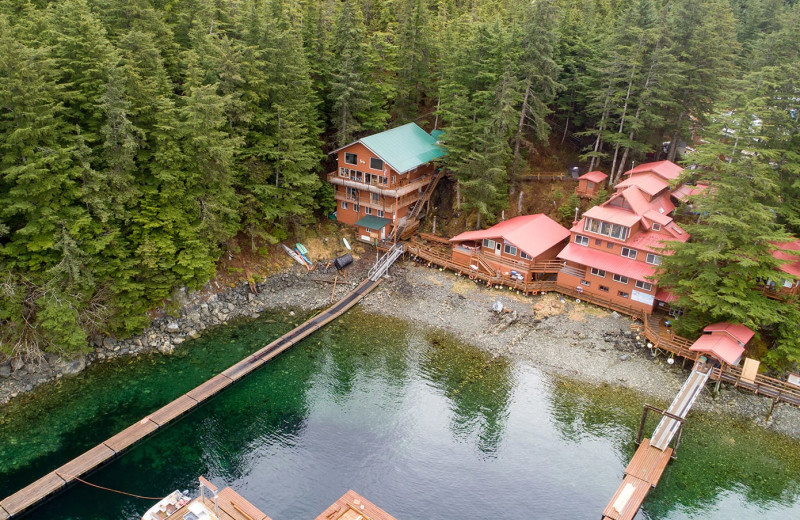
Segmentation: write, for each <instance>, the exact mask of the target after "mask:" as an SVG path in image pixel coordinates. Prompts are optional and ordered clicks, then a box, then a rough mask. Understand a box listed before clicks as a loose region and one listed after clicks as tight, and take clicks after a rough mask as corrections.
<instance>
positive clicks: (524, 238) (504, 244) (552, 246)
mask: <svg viewBox="0 0 800 520" xmlns="http://www.w3.org/2000/svg"><path fill="white" fill-rule="evenodd" d="M568 239H569V230H568V229H567V228H565V227H564V226H562V225H561V224H559V223H558V222H556V221H554V220H553V219H551V218H550V217H548V216H547V215H543V214H537V215H522V216H519V217H514V218H512V219H510V220H506V221H504V222H500V223H499V224H496V225H494V226H492V227H490V228H489V229H483V230H479V231H466V232H464V233H461V234H460V235H458V236H455V237H453V238H451V239H450V242H452V245H453V253H452V255H453V256H452V258H453V261H454V262H458V263H461V264H464V263H467V264H469V265H471V266H472V268H473V269H475V270H476V271H483V272H485V273H487V274H490V275H492V276H496V275H497V273H498V272H499V273H500V274H501V275H503V276H507V277H511V278H513V279H515V280H517V281H519V282H530V281H533V280H535V279H536V277H537V275H538V274H539V273H542V272H543V269H542V265H543V263H544V262H548V261H549V262H551V263H552V262H553V261H554V260H555V259H556V255H557V254H558V252H559V251H560V250H561V249H562V248H563V247H564V245H565V244H566V243H567V241H568ZM537 264H538V267H537ZM551 271H552V268H551Z"/></svg>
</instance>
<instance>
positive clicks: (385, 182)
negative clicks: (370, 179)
mask: <svg viewBox="0 0 800 520" xmlns="http://www.w3.org/2000/svg"><path fill="white" fill-rule="evenodd" d="M378 182H380V183H381V184H383V185H384V186H388V185H389V177H386V176H384V175H380V176H379V177H378Z"/></svg>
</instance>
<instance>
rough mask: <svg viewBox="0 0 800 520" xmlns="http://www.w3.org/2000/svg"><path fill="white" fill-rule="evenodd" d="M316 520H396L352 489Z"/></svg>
mask: <svg viewBox="0 0 800 520" xmlns="http://www.w3.org/2000/svg"><path fill="white" fill-rule="evenodd" d="M315 520H395V518H394V517H393V516H392V515H390V514H389V513H387V512H386V511H384V510H383V509H381V508H380V507H378V506H376V505H375V504H373V503H372V502H370V501H369V500H367V499H366V498H364V497H362V496H361V495H359V494H358V493H356V492H355V491H353V490H352V489H351V490H350V491H348V492H347V493H345V494H344V495H343V496H342V497H341V498H340V499H339V500H337V501H336V502H334V503H333V504H331V506H330V507H328V508H327V509H326V510H325V511H323V512H322V513H320V515H319V516H318V517H317V518H316V519H315Z"/></svg>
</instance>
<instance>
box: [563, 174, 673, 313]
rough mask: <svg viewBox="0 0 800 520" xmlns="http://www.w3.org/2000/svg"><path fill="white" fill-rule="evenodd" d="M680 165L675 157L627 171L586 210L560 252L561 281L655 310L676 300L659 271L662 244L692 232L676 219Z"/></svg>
mask: <svg viewBox="0 0 800 520" xmlns="http://www.w3.org/2000/svg"><path fill="white" fill-rule="evenodd" d="M680 171H681V168H680V166H678V165H676V164H674V163H671V162H669V161H660V162H657V163H647V164H641V165H639V166H637V167H636V168H634V169H632V170H630V171H628V172H626V174H625V175H626V176H627V178H626V179H625V180H624V181H622V182H620V183H619V184H617V185H616V186H615V189H616V193H615V194H614V195H612V196H611V197H610V198H609V199H608V200H607V201H606V202H605V203H603V204H601V205H599V206H595V207H593V208H591V209H589V210H588V211H587V212H586V213H584V215H583V217H582V218H581V219H580V220H579V221H578V222H576V223H575V225H574V226H573V227H572V229H571V230H570V233H571V237H570V243H569V244H568V245H567V247H565V248H564V249H563V250H562V251H561V252H560V253H559V254H558V258H560V259H561V260H562V261H563V262H564V264H563V267H562V269H561V270H560V271H559V273H558V283H559V285H566V286H568V287H571V288H574V290H575V291H577V292H578V293H588V294H591V295H594V296H596V297H598V298H602V299H606V300H610V301H611V302H616V303H618V304H620V305H628V306H632V307H634V308H638V309H639V310H641V311H643V312H646V313H652V312H653V310H654V309H655V308H656V307H659V306H661V307H668V305H667V303H668V302H669V301H670V300H672V299H673V297H672V295H670V294H669V293H668V292H666V291H663V290H659V288H658V287H657V286H656V284H655V282H654V280H653V278H652V277H653V275H654V273H655V271H656V267H657V266H658V265H659V264H660V263H661V255H663V254H665V251H662V248H664V247H666V246H667V245H668V243H669V242H670V241H680V242H685V241H686V240H688V239H689V234H688V233H686V231H684V230H683V229H681V227H680V226H679V225H678V224H677V223H675V222H674V221H673V219H672V216H671V214H672V212H673V211H674V209H675V205H674V204H673V202H672V197H671V192H670V181H672V180H675V179H677V178H678V177H679V176H680Z"/></svg>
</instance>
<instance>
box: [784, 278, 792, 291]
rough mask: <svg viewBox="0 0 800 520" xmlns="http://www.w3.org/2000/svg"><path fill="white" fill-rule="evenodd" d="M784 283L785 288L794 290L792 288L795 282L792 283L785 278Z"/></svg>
mask: <svg viewBox="0 0 800 520" xmlns="http://www.w3.org/2000/svg"><path fill="white" fill-rule="evenodd" d="M782 282H783V286H784V287H786V288H787V289H791V288H792V286H793V285H794V282H793V281H791V280H787V279H786V278H784V279H783V280H782Z"/></svg>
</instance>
